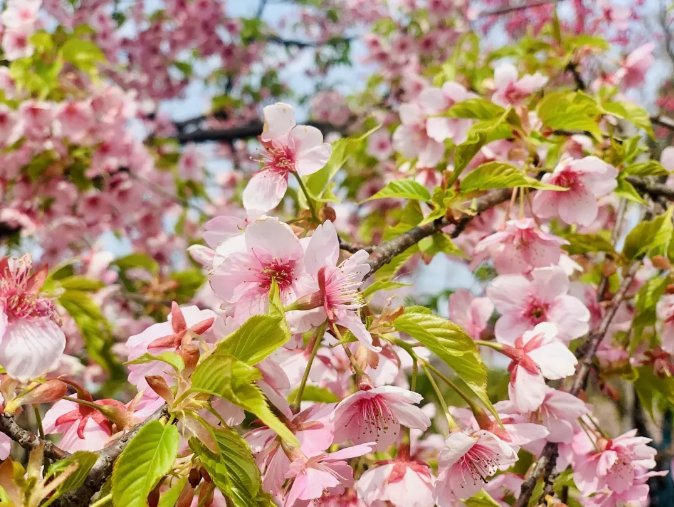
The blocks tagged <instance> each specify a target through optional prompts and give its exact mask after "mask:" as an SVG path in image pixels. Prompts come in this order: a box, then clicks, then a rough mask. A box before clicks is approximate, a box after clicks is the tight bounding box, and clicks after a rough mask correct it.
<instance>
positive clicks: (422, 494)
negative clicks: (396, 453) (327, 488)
mask: <svg viewBox="0 0 674 507" xmlns="http://www.w3.org/2000/svg"><path fill="white" fill-rule="evenodd" d="M356 489H357V491H358V496H359V497H360V499H361V500H362V501H363V503H365V505H367V506H370V505H376V504H377V502H389V503H390V504H391V505H393V506H395V507H405V506H409V507H433V505H435V501H434V499H433V491H434V477H433V474H432V473H431V470H430V467H429V466H428V465H427V464H426V463H423V462H419V461H411V460H408V459H405V458H404V457H403V458H400V457H396V459H395V460H392V461H388V462H383V463H381V464H379V466H377V467H375V468H370V469H369V470H368V471H366V472H365V473H364V474H363V475H361V477H360V479H358V483H357V485H356Z"/></svg>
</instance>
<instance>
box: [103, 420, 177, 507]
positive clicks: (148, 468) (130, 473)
mask: <svg viewBox="0 0 674 507" xmlns="http://www.w3.org/2000/svg"><path fill="white" fill-rule="evenodd" d="M179 442H180V436H179V435H178V428H177V427H176V426H174V425H172V424H170V425H167V426H164V425H163V424H162V423H160V422H159V421H152V422H150V423H148V424H146V425H145V426H143V427H142V428H141V429H140V431H139V432H138V434H137V435H136V436H135V437H133V439H131V441H130V442H129V444H128V445H127V446H126V449H124V451H123V452H122V454H121V455H120V457H119V458H118V459H117V461H116V463H115V468H114V471H113V473H112V501H113V503H114V505H116V506H118V507H144V506H145V505H147V496H148V495H149V494H150V492H151V491H152V490H153V489H154V487H155V486H156V485H157V483H158V482H159V479H161V478H162V477H163V476H165V475H166V474H167V473H168V472H169V471H170V470H171V467H172V466H173V461H174V460H175V459H176V456H177V455H178V444H179Z"/></svg>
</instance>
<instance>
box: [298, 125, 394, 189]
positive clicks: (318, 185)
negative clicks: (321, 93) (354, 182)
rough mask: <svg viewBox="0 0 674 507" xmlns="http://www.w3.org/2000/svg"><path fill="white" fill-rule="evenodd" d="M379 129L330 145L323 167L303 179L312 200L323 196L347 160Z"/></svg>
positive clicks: (377, 127)
mask: <svg viewBox="0 0 674 507" xmlns="http://www.w3.org/2000/svg"><path fill="white" fill-rule="evenodd" d="M380 127H381V125H377V126H376V127H375V128H373V129H371V130H368V131H367V132H365V133H364V134H363V135H361V136H359V137H347V138H343V139H338V140H337V141H335V142H334V143H332V154H331V155H330V159H329V160H328V163H327V164H325V167H324V168H323V169H321V170H319V171H316V172H315V173H313V174H310V175H309V176H307V177H306V178H303V180H304V185H305V186H306V187H307V190H308V191H309V194H310V195H311V197H312V198H315V199H320V198H321V197H322V196H323V193H324V192H325V190H326V189H327V188H328V184H329V183H330V181H332V178H334V177H335V174H337V171H339V170H340V169H341V168H342V167H343V166H344V164H345V163H346V161H347V159H348V158H349V157H350V156H351V155H352V154H353V153H354V152H355V151H356V150H357V149H358V148H359V147H360V146H361V144H362V143H363V142H364V141H365V140H366V139H367V138H368V137H369V136H370V134H372V133H373V132H374V131H376V130H378V129H379V128H380Z"/></svg>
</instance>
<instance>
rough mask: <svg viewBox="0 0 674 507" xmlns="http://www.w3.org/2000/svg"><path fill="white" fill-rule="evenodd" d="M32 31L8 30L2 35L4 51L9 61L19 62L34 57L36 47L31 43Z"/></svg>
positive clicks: (21, 29)
mask: <svg viewBox="0 0 674 507" xmlns="http://www.w3.org/2000/svg"><path fill="white" fill-rule="evenodd" d="M32 34H33V33H32V31H31V30H28V29H26V28H25V27H20V28H7V29H5V31H4V32H3V33H2V50H3V51H4V53H5V58H7V59H8V60H10V61H11V60H18V59H19V58H27V57H29V56H32V55H33V52H34V51H35V47H34V46H33V45H32V44H31V43H30V40H29V39H30V36H31V35H32Z"/></svg>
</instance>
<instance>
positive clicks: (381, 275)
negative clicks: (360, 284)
mask: <svg viewBox="0 0 674 507" xmlns="http://www.w3.org/2000/svg"><path fill="white" fill-rule="evenodd" d="M418 252H419V246H418V245H414V246H412V247H410V248H408V249H407V250H405V251H404V252H403V253H400V254H398V255H396V256H395V257H393V259H391V261H390V262H389V263H388V264H386V265H385V266H383V267H382V268H380V269H379V270H378V271H377V272H376V273H375V274H374V278H375V281H377V282H380V281H388V280H391V279H393V277H395V276H396V275H397V274H398V271H400V270H401V269H402V268H403V266H404V265H405V264H406V263H407V261H408V260H410V259H411V258H412V257H413V256H414V254H416V253H418Z"/></svg>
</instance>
